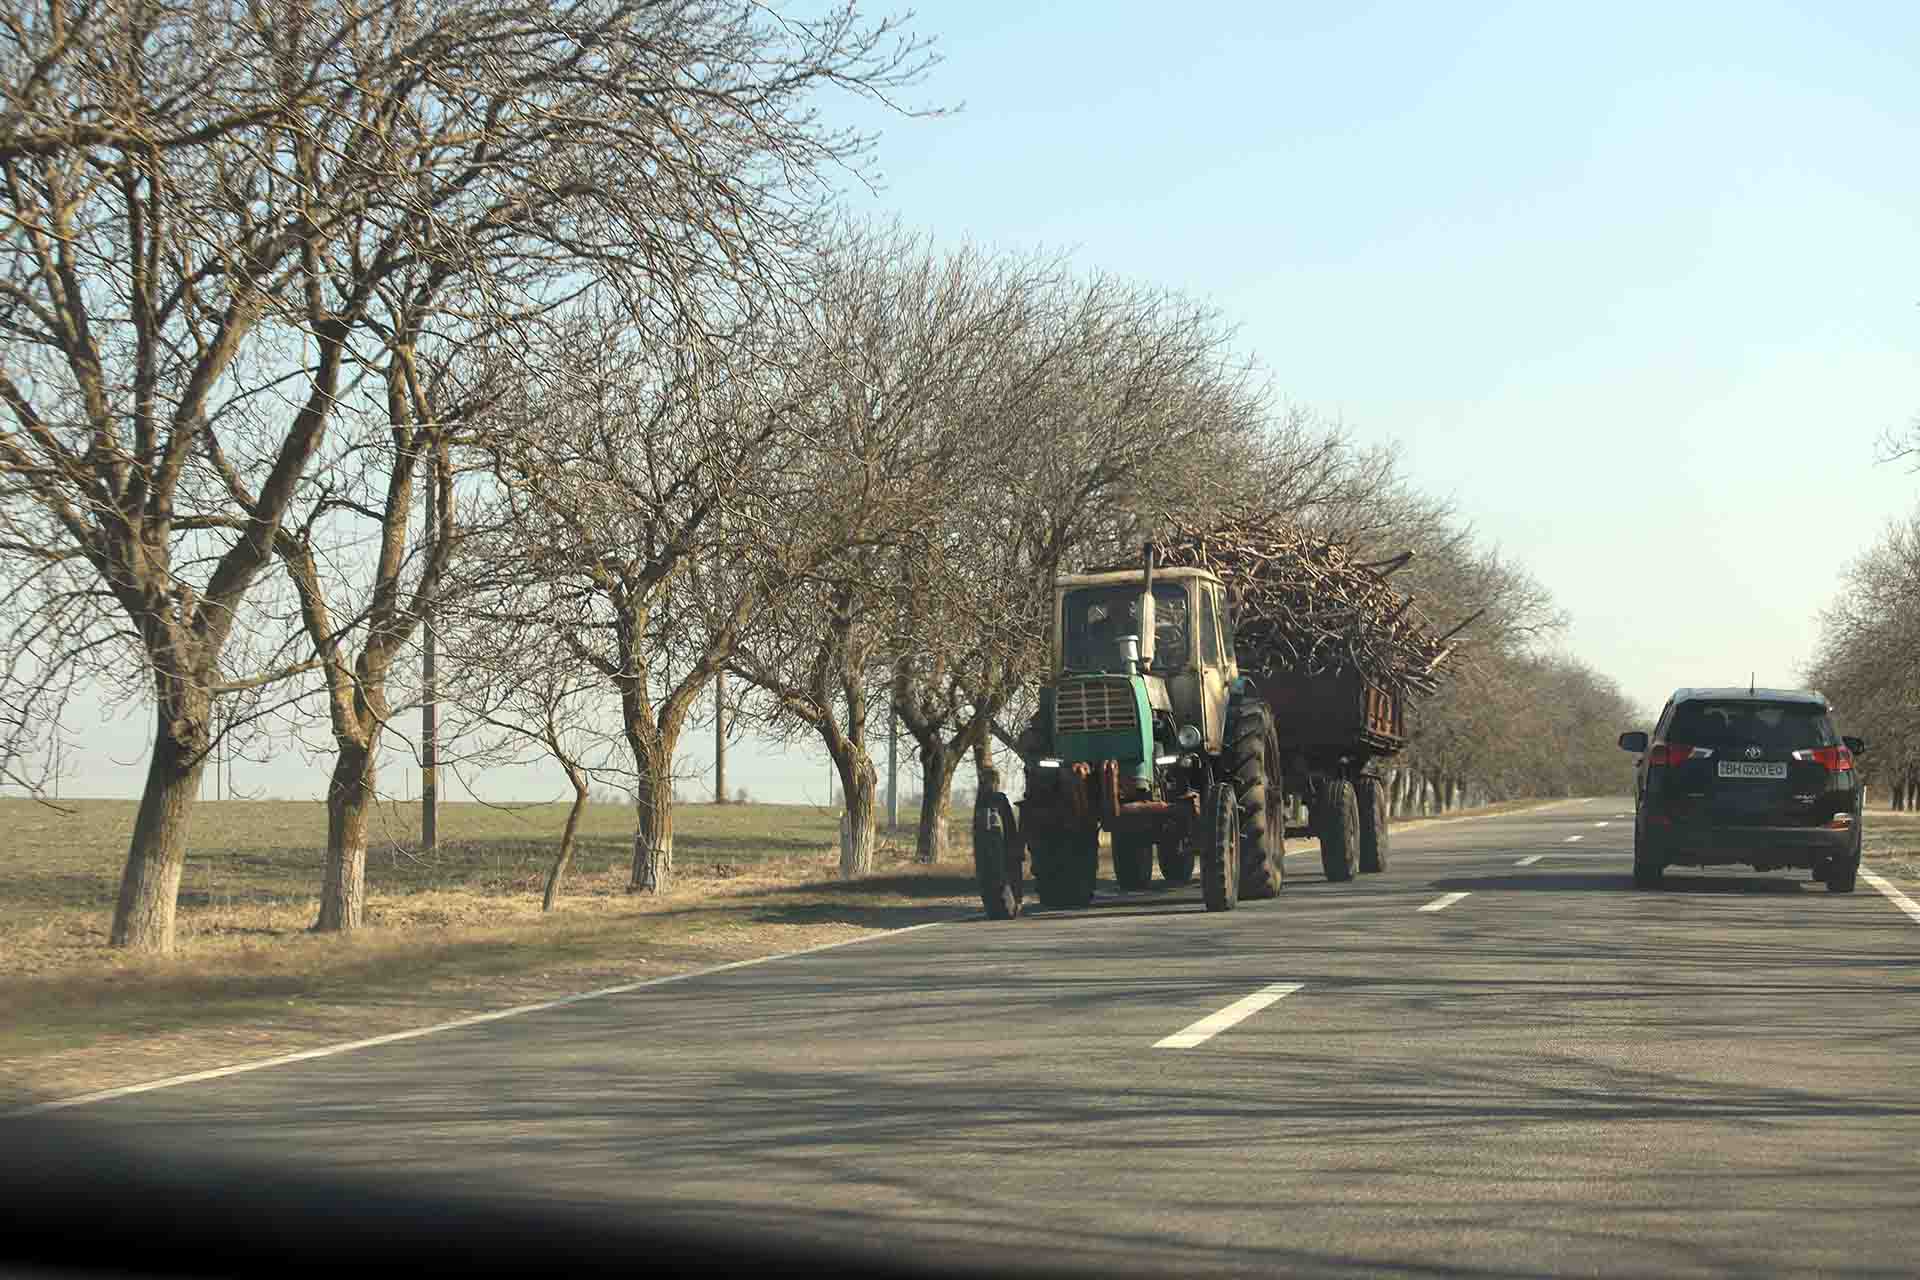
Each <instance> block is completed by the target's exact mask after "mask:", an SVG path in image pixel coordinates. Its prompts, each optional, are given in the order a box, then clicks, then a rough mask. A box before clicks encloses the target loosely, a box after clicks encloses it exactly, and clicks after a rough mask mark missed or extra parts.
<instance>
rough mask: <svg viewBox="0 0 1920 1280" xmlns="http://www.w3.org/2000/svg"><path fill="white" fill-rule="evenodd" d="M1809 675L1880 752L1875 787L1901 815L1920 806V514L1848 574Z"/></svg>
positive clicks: (1872, 765) (1869, 758)
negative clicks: (1883, 792)
mask: <svg viewBox="0 0 1920 1280" xmlns="http://www.w3.org/2000/svg"><path fill="white" fill-rule="evenodd" d="M1803 675H1804V678H1805V679H1806V681H1807V683H1808V684H1810V685H1812V686H1814V687H1816V688H1818V689H1820V690H1821V691H1822V692H1824V693H1825V694H1827V696H1828V697H1829V698H1831V699H1832V700H1833V703H1834V706H1835V711H1836V717H1837V718H1838V719H1839V720H1840V722H1841V724H1842V725H1843V726H1844V727H1845V729H1846V731H1847V732H1848V733H1849V734H1854V735H1858V736H1860V737H1864V738H1866V739H1867V740H1868V741H1869V742H1870V743H1871V744H1872V750H1871V751H1870V752H1868V753H1866V754H1864V755H1862V756H1861V757H1860V763H1859V768H1860V771H1861V776H1862V778H1863V779H1864V780H1865V781H1866V782H1867V785H1869V786H1879V787H1884V788H1886V790H1887V792H1888V798H1889V800H1890V801H1891V803H1892V804H1893V806H1894V807H1895V808H1900V809H1906V808H1912V807H1915V806H1916V805H1920V514H1915V515H1910V516H1908V517H1906V518H1905V519H1903V520H1898V521H1894V522H1892V523H1890V524H1889V525H1888V526H1887V528H1886V530H1885V531H1884V532H1883V533H1882V534H1881V537H1880V539H1879V540H1878V541H1877V542H1876V543H1875V544H1874V545H1873V546H1871V547H1869V548H1868V549H1867V550H1866V551H1865V552H1863V553H1861V554H1860V555H1859V556H1857V557H1856V558H1855V559H1854V560H1853V561H1852V563H1850V564H1849V565H1848V566H1847V567H1846V570H1845V572H1844V574H1843V575H1842V579H1841V589H1840V591H1839V592H1838V593H1837V594H1836V595H1835V597H1834V599H1833V600H1832V602H1831V603H1829V604H1828V606H1827V607H1826V608H1825V609H1824V610H1822V611H1821V613H1820V645H1819V648H1818V650H1817V651H1816V652H1815V654H1814V656H1813V659H1812V661H1810V662H1809V663H1808V664H1807V668H1806V670H1805V672H1804V673H1803Z"/></svg>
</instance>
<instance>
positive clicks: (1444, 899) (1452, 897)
mask: <svg viewBox="0 0 1920 1280" xmlns="http://www.w3.org/2000/svg"><path fill="white" fill-rule="evenodd" d="M1466 896H1467V895H1466V894H1464V893H1443V894H1441V895H1440V896H1439V897H1437V898H1435V899H1434V900H1433V901H1432V902H1429V903H1428V904H1427V905H1426V906H1424V907H1421V908H1420V909H1421V910H1422V911H1445V910H1446V909H1447V908H1448V907H1450V906H1452V905H1453V904H1454V903H1456V902H1458V901H1460V899H1462V898H1464V897H1466Z"/></svg>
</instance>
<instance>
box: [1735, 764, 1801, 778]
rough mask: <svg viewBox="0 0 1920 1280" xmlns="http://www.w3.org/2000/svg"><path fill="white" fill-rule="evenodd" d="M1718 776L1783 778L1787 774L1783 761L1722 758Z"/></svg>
mask: <svg viewBox="0 0 1920 1280" xmlns="http://www.w3.org/2000/svg"><path fill="white" fill-rule="evenodd" d="M1720 776H1721V777H1723V778H1784V777H1786V776H1787V766H1786V763H1785V762H1784V761H1770V760H1754V761H1749V760H1722V761H1721V762H1720Z"/></svg>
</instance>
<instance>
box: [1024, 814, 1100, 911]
mask: <svg viewBox="0 0 1920 1280" xmlns="http://www.w3.org/2000/svg"><path fill="white" fill-rule="evenodd" d="M1032 849H1033V887H1034V888H1035V889H1036V890H1037V891H1038V892H1039V894H1040V905H1041V906H1043V907H1045V908H1046V909H1047V910H1049V911H1078V910H1079V909H1081V908H1082V907H1084V906H1086V905H1087V904H1088V903H1089V902H1092V901H1093V882H1094V880H1095V878H1096V877H1097V876H1098V875H1099V871H1100V833H1099V832H1098V831H1075V832H1069V833H1067V834H1065V835H1052V836H1048V837H1046V839H1045V842H1044V843H1036V844H1034V845H1033V846H1032Z"/></svg>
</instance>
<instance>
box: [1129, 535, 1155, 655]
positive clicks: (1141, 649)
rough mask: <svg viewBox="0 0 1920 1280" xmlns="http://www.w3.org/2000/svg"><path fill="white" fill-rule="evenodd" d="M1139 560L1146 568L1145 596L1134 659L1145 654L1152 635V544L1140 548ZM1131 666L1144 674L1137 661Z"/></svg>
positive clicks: (1142, 602) (1141, 602)
mask: <svg viewBox="0 0 1920 1280" xmlns="http://www.w3.org/2000/svg"><path fill="white" fill-rule="evenodd" d="M1140 558H1141V560H1142V561H1144V562H1145V564H1146V566H1147V569H1146V582H1145V584H1144V585H1145V590H1146V595H1145V597H1144V598H1143V599H1142V600H1141V601H1140V633H1141V634H1140V644H1139V646H1138V647H1137V648H1136V649H1135V650H1134V654H1135V657H1136V659H1137V658H1138V656H1139V655H1140V654H1142V653H1145V652H1146V648H1147V641H1148V639H1149V638H1150V637H1151V636H1152V635H1153V543H1151V542H1148V543H1146V544H1145V545H1144V546H1142V547H1141V548H1140ZM1133 665H1134V670H1136V671H1142V672H1144V671H1145V670H1146V669H1147V668H1146V666H1145V665H1144V664H1142V663H1140V662H1139V661H1135V663H1134V664H1133Z"/></svg>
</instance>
